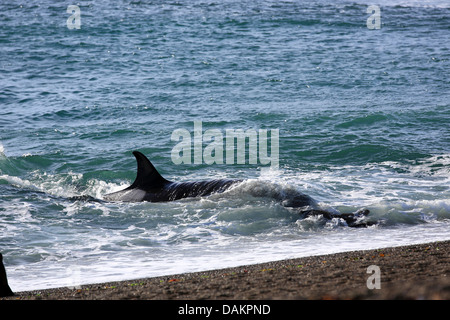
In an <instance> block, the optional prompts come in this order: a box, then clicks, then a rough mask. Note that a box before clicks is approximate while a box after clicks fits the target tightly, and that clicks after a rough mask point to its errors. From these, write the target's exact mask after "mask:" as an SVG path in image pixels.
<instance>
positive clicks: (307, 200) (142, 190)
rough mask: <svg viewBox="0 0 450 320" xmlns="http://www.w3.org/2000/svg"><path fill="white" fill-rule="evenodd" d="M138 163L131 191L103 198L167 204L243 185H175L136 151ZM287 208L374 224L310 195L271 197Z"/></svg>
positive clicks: (228, 182)
mask: <svg viewBox="0 0 450 320" xmlns="http://www.w3.org/2000/svg"><path fill="white" fill-rule="evenodd" d="M133 155H134V156H135V158H136V161H137V175H136V179H135V180H134V182H133V183H132V184H131V185H130V186H129V187H127V188H125V189H123V190H120V191H116V192H113V193H109V194H106V195H104V196H103V200H106V201H123V202H141V201H148V202H167V201H175V200H179V199H183V198H190V197H206V196H209V195H211V194H214V193H222V192H224V191H226V190H229V189H230V188H231V187H233V186H236V185H238V184H239V183H242V182H243V181H244V180H238V179H236V180H235V179H214V180H200V181H191V182H173V181H169V180H166V179H165V178H163V177H162V176H161V175H160V174H159V172H158V171H157V170H156V168H155V167H154V166H153V164H152V163H151V162H150V160H149V159H148V158H147V157H146V156H145V155H143V154H142V153H141V152H139V151H133ZM271 196H272V197H273V198H275V200H277V201H280V203H282V205H283V206H285V207H290V208H296V209H298V210H297V212H298V213H299V214H300V215H301V216H302V217H303V218H306V217H309V216H314V215H322V216H323V217H325V218H326V219H329V220H331V219H333V218H341V219H344V220H345V221H346V223H347V225H348V226H351V227H365V226H368V225H370V224H369V223H368V222H362V221H361V218H363V217H365V216H367V215H368V214H369V210H360V211H357V212H356V213H339V214H335V213H331V212H328V211H325V210H322V209H320V207H319V206H318V204H317V202H316V201H315V200H314V199H312V198H311V197H310V196H308V195H306V194H303V193H301V192H299V191H296V192H295V193H292V192H280V193H277V194H275V195H274V194H271Z"/></svg>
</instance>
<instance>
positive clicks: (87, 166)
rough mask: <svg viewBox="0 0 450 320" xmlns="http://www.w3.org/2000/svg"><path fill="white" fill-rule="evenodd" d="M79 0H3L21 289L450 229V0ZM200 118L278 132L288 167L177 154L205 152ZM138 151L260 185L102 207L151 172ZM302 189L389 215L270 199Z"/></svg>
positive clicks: (392, 241) (0, 85) (446, 235)
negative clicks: (348, 215) (144, 170)
mask: <svg viewBox="0 0 450 320" xmlns="http://www.w3.org/2000/svg"><path fill="white" fill-rule="evenodd" d="M69 4H70V3H67V2H64V3H61V2H54V1H50V0H42V1H23V2H17V1H9V2H6V1H2V2H1V3H0V21H1V22H0V252H2V254H3V255H4V263H5V266H6V270H7V273H8V277H9V283H10V286H11V288H12V289H13V290H14V291H22V290H30V289H42V288H49V287H59V286H76V285H78V284H84V283H95V282H103V281H110V280H124V279H134V278H140V277H148V276H157V275H168V274H174V273H180V272H188V271H189V272H190V271H200V270H209V269H214V268H221V267H229V266H238V265H243V264H249V263H257V262H265V261H270V260H276V259H284V258H294V257H302V256H308V255H317V254H325V253H335V252H342V251H349V250H359V249H372V248H382V247H387V246H397V245H404V244H412V243H424V242H428V241H437V240H449V239H450V126H449V123H450V82H449V75H450V60H449V59H450V3H449V2H448V1H447V0H445V1H444V0H430V1H418V0H393V1H388V0H380V1H378V2H377V3H375V4H376V7H375V9H370V10H368V8H369V6H370V5H373V4H374V3H373V2H372V1H370V2H369V1H360V0H355V1H344V0H339V1H330V0H311V1H281V0H266V1H260V0H252V1H241V0H222V1H215V0H189V1H187V0H186V1H171V0H165V1H163V0H160V1H138V0H135V1H77V2H76V3H75V2H74V3H73V5H76V6H78V9H79V10H78V9H77V10H74V11H72V10H69V12H68V11H67V9H68V5H69ZM199 122H200V123H201V124H202V129H201V130H202V133H205V132H206V131H207V130H212V132H216V133H217V132H219V133H222V134H223V137H224V138H225V133H226V132H227V130H240V129H242V130H244V131H246V130H254V131H255V132H257V133H258V134H259V133H260V132H261V131H260V130H263V131H264V130H267V132H268V135H269V136H270V132H271V130H278V132H279V139H278V141H275V142H274V143H269V144H268V145H267V148H268V152H269V154H275V149H273V148H272V147H274V146H275V145H276V144H278V148H279V156H278V160H279V165H278V166H273V165H271V164H267V163H264V162H262V161H260V160H258V161H257V162H256V163H254V162H252V163H251V161H249V154H248V153H249V151H250V150H251V149H250V143H248V144H247V147H248V148H246V149H245V150H244V151H245V152H246V155H247V158H246V161H245V163H242V162H239V161H237V159H236V161H234V162H232V163H230V162H226V161H223V163H220V161H217V162H215V163H210V162H207V161H205V159H206V158H205V159H200V160H201V161H200V163H198V161H197V162H195V161H194V156H193V152H192V161H191V163H187V162H184V163H180V164H178V163H176V161H174V157H173V156H174V150H176V149H174V148H176V146H177V145H178V144H179V143H180V141H181V139H175V140H174V139H173V138H172V134H173V133H174V132H179V131H180V130H184V131H183V132H188V133H189V134H191V137H192V141H191V142H192V146H193V145H194V140H195V139H194V135H195V134H194V124H195V123H199ZM177 130H178V131H177ZM259 137H260V138H261V135H259ZM186 141H187V140H186ZM196 141H197V142H198V140H196ZM211 141H212V140H208V139H206V137H205V136H203V144H200V147H201V148H204V152H205V154H206V151H207V150H210V149H207V147H208V146H211ZM187 142H188V143H190V142H189V141H187ZM219 142H220V140H219ZM263 142H264V140H263V139H262V138H261V139H260V140H259V148H261V145H262V144H263ZM223 143H224V145H225V141H223ZM133 150H139V151H141V152H143V153H144V154H146V155H147V156H148V157H149V159H150V160H151V161H152V162H153V164H154V165H155V167H156V168H157V169H158V170H159V172H160V173H161V174H162V175H163V176H164V177H166V178H167V179H170V180H174V181H191V180H197V179H213V178H225V177H226V178H236V179H246V181H244V182H243V183H242V184H240V185H238V186H236V187H235V188H233V189H231V190H229V191H227V192H225V193H223V194H216V195H212V196H210V197H205V198H201V199H195V198H194V199H184V200H180V201H175V202H168V203H120V202H107V201H101V200H102V199H103V196H104V195H105V194H107V193H109V192H113V191H117V190H120V189H122V188H124V187H126V186H128V185H130V184H131V183H132V182H133V180H134V178H135V176H136V161H135V159H134V157H133V155H132V153H131V152H132V151H133ZM224 150H225V149H224ZM215 151H216V153H215V155H216V156H220V155H221V154H220V152H219V151H220V149H215ZM272 152H273V153H272ZM236 154H237V153H236ZM176 155H177V154H176V152H175V156H176ZM219 158H220V157H219ZM223 159H225V154H224V155H223ZM290 190H296V191H300V192H303V193H306V194H308V195H310V196H311V197H313V198H314V199H316V200H317V201H318V202H319V203H320V204H321V205H322V206H323V207H324V208H327V209H329V210H338V211H340V212H353V211H355V210H358V209H361V208H367V209H369V210H370V211H371V214H370V215H369V216H368V218H367V219H368V220H370V221H378V222H379V223H378V224H377V225H375V226H371V227H369V228H350V227H348V226H346V224H345V223H344V222H343V221H341V220H340V219H333V220H330V221H327V220H325V219H324V218H321V217H310V218H306V219H300V217H299V216H298V215H297V214H296V213H295V212H293V211H292V210H289V209H288V208H285V207H283V206H282V205H281V204H279V203H277V202H276V201H274V200H273V199H272V198H271V197H269V196H265V195H269V194H271V193H283V192H289V191H290ZM258 192H260V194H261V196H254V195H255V193H258ZM93 199H99V200H100V201H95V200H93ZM362 285H364V284H362Z"/></svg>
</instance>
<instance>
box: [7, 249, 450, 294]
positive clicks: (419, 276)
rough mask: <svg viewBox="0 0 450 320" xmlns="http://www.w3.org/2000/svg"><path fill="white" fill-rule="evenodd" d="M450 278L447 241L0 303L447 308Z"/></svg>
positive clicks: (101, 286) (61, 290)
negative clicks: (349, 303) (402, 302)
mask: <svg viewBox="0 0 450 320" xmlns="http://www.w3.org/2000/svg"><path fill="white" fill-rule="evenodd" d="M369 266H376V267H378V268H379V277H378V276H377V273H375V272H374V271H370V270H371V269H369V271H368V268H369ZM376 267H375V269H376ZM449 274H450V241H442V242H434V243H427V244H420V245H410V246H402V247H393V248H385V249H377V250H367V251H352V252H344V253H338V254H331V255H321V256H311V257H304V258H298V259H289V260H282V261H274V262H268V263H262V264H255V265H246V266H240V267H235V268H226V269H219V270H211V271H205V272H195V273H186V274H176V275H170V276H162V277H153V278H147V279H135V280H129V281H120V282H109V283H99V284H91V285H83V286H81V287H79V288H75V289H69V288H55V289H45V290H36V291H26V292H16V293H15V296H13V297H8V298H3V299H6V300H78V299H82V300H86V299H87V300H128V299H138V300H180V299H181V300H200V299H203V300H205V299H206V300H229V299H233V300H279V299H282V300H291V299H306V300H311V299H313V300H327V299H338V300H343V299H352V300H353V299H357V300H360V299H376V300H388V299H389V300H390V299H425V300H450V276H449ZM377 285H379V286H380V288H379V289H377ZM369 287H371V288H369ZM12 290H13V291H14V288H12Z"/></svg>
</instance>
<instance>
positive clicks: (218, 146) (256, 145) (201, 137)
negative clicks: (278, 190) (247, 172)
mask: <svg viewBox="0 0 450 320" xmlns="http://www.w3.org/2000/svg"><path fill="white" fill-rule="evenodd" d="M268 131H269V130H268V129H258V130H256V129H247V130H245V131H244V129H226V130H225V134H224V133H223V131H221V130H219V129H208V130H206V131H205V132H203V123H202V121H194V134H193V137H192V135H191V132H189V131H188V130H187V129H184V128H180V129H175V130H174V131H173V132H172V135H171V141H176V142H178V144H176V145H175V146H174V147H173V149H172V151H171V158H172V162H173V163H174V164H176V165H179V164H182V163H183V164H191V163H194V164H202V163H203V161H204V163H205V164H208V165H211V164H223V163H224V154H225V163H226V164H227V165H228V164H235V163H236V164H246V154H247V152H246V150H247V148H246V146H247V145H248V164H258V160H259V163H260V164H261V165H269V164H270V167H272V168H274V169H277V168H278V166H279V163H280V161H279V153H280V151H279V149H280V144H279V139H280V133H279V129H270V139H269V137H268V133H269V132H268ZM224 137H225V138H224ZM235 141H236V144H235ZM269 141H270V155H269V153H268V150H269V146H268V145H269ZM204 142H206V143H207V145H206V146H205V148H203V143H204ZM235 151H236V152H235ZM192 158H193V160H192Z"/></svg>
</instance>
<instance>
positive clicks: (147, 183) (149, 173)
mask: <svg viewBox="0 0 450 320" xmlns="http://www.w3.org/2000/svg"><path fill="white" fill-rule="evenodd" d="M133 155H134V156H135V157H136V161H137V175H136V180H134V182H133V184H132V185H131V186H129V187H128V188H127V189H135V188H141V189H149V188H158V187H161V186H162V185H163V184H164V183H166V182H169V181H167V180H166V179H164V178H163V177H162V176H161V175H160V174H159V172H158V171H157V170H156V169H155V167H154V166H153V164H152V163H151V162H150V160H148V159H147V157H146V156H144V155H143V154H142V153H140V152H139V151H133Z"/></svg>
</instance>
